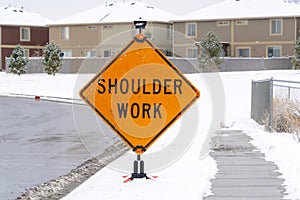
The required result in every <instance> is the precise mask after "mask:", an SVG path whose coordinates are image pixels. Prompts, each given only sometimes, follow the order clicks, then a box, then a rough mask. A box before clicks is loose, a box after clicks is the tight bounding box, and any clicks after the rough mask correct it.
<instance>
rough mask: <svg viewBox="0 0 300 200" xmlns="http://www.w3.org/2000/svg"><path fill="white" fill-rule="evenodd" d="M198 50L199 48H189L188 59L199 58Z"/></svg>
mask: <svg viewBox="0 0 300 200" xmlns="http://www.w3.org/2000/svg"><path fill="white" fill-rule="evenodd" d="M197 56H198V49H197V48H187V57H188V58H197Z"/></svg>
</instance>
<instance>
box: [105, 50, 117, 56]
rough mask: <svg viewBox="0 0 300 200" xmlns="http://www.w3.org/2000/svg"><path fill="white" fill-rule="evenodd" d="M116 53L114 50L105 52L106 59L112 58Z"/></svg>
mask: <svg viewBox="0 0 300 200" xmlns="http://www.w3.org/2000/svg"><path fill="white" fill-rule="evenodd" d="M114 55H115V53H114V52H113V51H112V50H105V51H104V57H112V56H114Z"/></svg>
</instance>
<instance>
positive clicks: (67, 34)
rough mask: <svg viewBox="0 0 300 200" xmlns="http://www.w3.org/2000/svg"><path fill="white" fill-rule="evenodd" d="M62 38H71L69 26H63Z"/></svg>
mask: <svg viewBox="0 0 300 200" xmlns="http://www.w3.org/2000/svg"><path fill="white" fill-rule="evenodd" d="M61 39H62V40H68V39H70V28H69V27H61Z"/></svg>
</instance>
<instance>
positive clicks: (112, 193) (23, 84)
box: [0, 70, 300, 200]
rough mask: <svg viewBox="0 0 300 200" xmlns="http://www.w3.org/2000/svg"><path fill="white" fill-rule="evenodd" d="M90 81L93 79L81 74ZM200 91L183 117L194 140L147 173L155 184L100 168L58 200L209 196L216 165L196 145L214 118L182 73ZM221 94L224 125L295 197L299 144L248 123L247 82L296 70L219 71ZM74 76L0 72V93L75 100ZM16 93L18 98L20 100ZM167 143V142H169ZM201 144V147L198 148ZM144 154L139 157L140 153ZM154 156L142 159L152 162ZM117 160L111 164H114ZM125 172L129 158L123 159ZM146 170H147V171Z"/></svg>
mask: <svg viewBox="0 0 300 200" xmlns="http://www.w3.org/2000/svg"><path fill="white" fill-rule="evenodd" d="M85 76H86V77H85V79H89V78H91V77H92V75H85ZM186 76H187V77H188V79H189V80H191V81H192V82H193V83H194V84H195V85H196V87H197V88H198V89H199V90H200V92H201V97H200V99H199V101H197V104H194V105H193V106H192V107H191V109H190V110H188V111H187V112H186V113H185V114H184V116H189V115H190V114H191V113H192V112H194V111H195V110H196V111H198V112H199V122H198V123H199V125H198V126H197V127H196V128H197V129H196V133H197V135H195V138H194V140H193V141H192V143H191V144H190V146H189V148H188V149H186V151H185V152H184V153H183V155H181V156H179V157H178V158H177V159H176V160H174V161H173V162H172V163H171V164H170V165H166V166H164V167H161V168H153V170H152V169H151V170H150V172H149V173H148V175H156V176H158V178H156V179H154V180H145V179H141V180H134V181H132V182H129V183H126V184H124V183H123V180H124V179H123V177H122V176H124V175H129V173H128V172H127V171H126V170H115V169H114V168H113V166H114V164H111V165H109V166H108V167H105V168H104V169H102V170H101V171H99V172H98V173H97V174H95V175H94V176H93V177H91V178H90V179H89V180H87V181H86V182H84V183H83V184H82V185H81V186H80V187H78V188H77V189H75V190H74V191H73V192H72V193H70V194H69V195H68V196H66V197H65V198H63V200H74V199H75V200H76V199H82V198H83V197H84V198H85V199H120V198H121V197H122V198H123V199H129V198H132V197H134V198H135V199H139V198H143V199H153V198H156V199H190V200H192V199H201V198H202V196H205V195H209V194H210V193H211V191H210V186H211V184H210V180H211V179H212V178H213V177H214V176H215V174H216V173H217V165H216V162H215V161H214V159H212V158H211V157H210V156H203V157H200V151H201V146H202V145H201V144H200V143H201V142H202V143H203V141H205V139H204V138H203V137H204V135H205V133H207V132H208V130H209V125H207V124H210V122H211V120H212V118H213V116H212V110H213V105H212V101H211V99H210V97H211V94H210V92H211V91H209V89H208V86H207V82H205V80H203V77H202V76H201V75H199V74H190V75H186ZM219 76H220V78H221V80H222V84H223V87H224V91H225V109H226V112H225V120H224V124H225V126H226V127H229V129H232V130H242V131H244V132H245V133H247V134H249V136H251V137H252V138H253V141H252V143H253V144H254V145H255V146H257V147H258V148H259V149H261V151H262V152H263V153H265V154H266V159H267V160H270V161H273V162H275V163H276V164H277V165H278V168H279V171H280V172H281V173H282V178H284V180H285V182H284V184H285V185H287V186H286V189H287V193H288V194H287V196H286V198H288V199H295V200H296V199H299V198H300V158H299V155H298V152H299V150H300V144H299V143H298V142H296V141H295V140H294V139H293V136H292V135H291V134H287V133H286V134H284V133H267V132H265V130H264V128H263V127H261V126H259V125H257V124H256V123H255V122H254V121H253V120H251V119H250V106H251V81H252V80H260V79H267V78H271V77H273V78H274V79H281V80H294V81H297V80H299V77H300V71H292V70H274V71H252V72H224V73H219ZM77 79H78V77H77V75H76V74H57V75H56V76H48V75H46V74H25V75H21V76H17V75H12V74H6V73H0V85H1V88H0V95H11V96H14V95H16V94H22V95H23V96H28V95H41V96H42V95H44V96H45V98H50V97H49V96H53V97H59V98H70V99H71V98H78V95H77V89H75V88H76V82H77ZM22 95H18V96H22ZM182 125H183V124H182V121H181V120H178V121H177V122H176V123H175V124H174V125H173V126H172V127H171V128H170V129H168V130H167V132H166V133H165V134H164V135H163V136H162V137H161V138H159V140H158V141H157V142H156V143H155V144H154V145H153V146H152V147H151V149H150V151H151V152H150V154H152V153H155V152H157V151H158V150H160V149H164V147H166V146H168V145H169V144H170V142H172V141H173V140H174V134H173V135H172V133H173V132H177V131H178V129H180V126H182ZM170 140H171V141H170ZM199 144H200V145H199ZM132 156H134V155H133V153H131V152H128V153H126V154H125V155H124V156H122V157H121V158H120V159H121V160H122V159H125V160H126V159H128V158H131V159H132ZM143 156H144V155H143ZM151 160H152V161H153V160H155V158H148V160H145V167H146V168H147V163H148V164H149V163H151V162H152V161H151ZM118 161H119V159H118V160H116V161H114V162H118ZM127 162H128V165H129V169H131V167H132V162H131V160H127ZM146 172H148V171H146Z"/></svg>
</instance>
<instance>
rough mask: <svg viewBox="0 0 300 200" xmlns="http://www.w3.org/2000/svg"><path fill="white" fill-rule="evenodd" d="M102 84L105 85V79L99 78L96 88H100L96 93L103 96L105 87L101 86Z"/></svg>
mask: <svg viewBox="0 0 300 200" xmlns="http://www.w3.org/2000/svg"><path fill="white" fill-rule="evenodd" d="M102 82H103V83H105V79H102V78H100V79H99V80H98V86H99V87H100V88H98V93H99V94H104V93H105V86H104V85H103V84H102Z"/></svg>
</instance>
